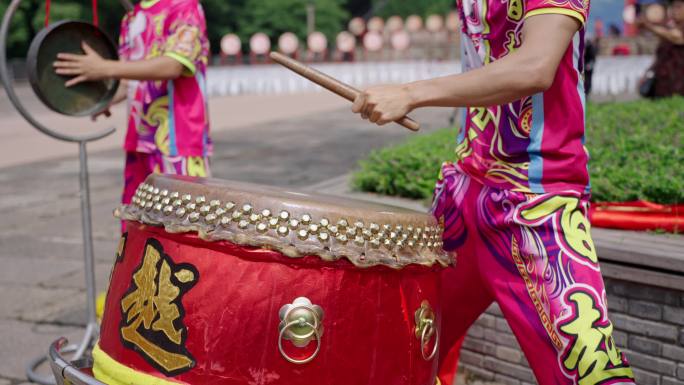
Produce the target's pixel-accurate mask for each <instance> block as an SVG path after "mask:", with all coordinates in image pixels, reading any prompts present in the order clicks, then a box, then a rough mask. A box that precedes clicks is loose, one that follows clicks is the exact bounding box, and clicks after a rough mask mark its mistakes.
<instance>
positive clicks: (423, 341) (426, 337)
mask: <svg viewBox="0 0 684 385" xmlns="http://www.w3.org/2000/svg"><path fill="white" fill-rule="evenodd" d="M433 334H434V336H435V345H434V346H433V347H432V352H430V355H427V356H426V355H425V347H426V346H428V344H429V343H430V340H431V338H430V337H432V335H433ZM438 347H439V329H438V328H436V327H435V326H434V323H433V321H432V320H426V321H425V327H423V332H422V333H421V335H420V354H421V355H422V356H423V359H424V360H425V361H430V360H432V359H433V358H435V355H436V354H437V349H438Z"/></svg>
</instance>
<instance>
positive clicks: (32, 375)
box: [0, 0, 115, 385]
mask: <svg viewBox="0 0 684 385" xmlns="http://www.w3.org/2000/svg"><path fill="white" fill-rule="evenodd" d="M20 3H21V0H12V2H11V4H10V5H9V7H7V11H6V12H5V15H4V17H3V19H2V25H0V80H1V81H2V83H3V85H4V87H5V91H6V92H7V96H8V97H9V99H10V101H11V102H12V104H13V105H14V107H15V108H16V109H17V111H18V112H19V113H20V114H21V115H22V116H23V117H24V119H26V121H27V122H29V124H31V125H32V126H33V127H35V128H36V129H37V130H38V131H40V132H42V133H43V134H45V135H48V136H50V137H52V138H54V139H57V140H61V141H65V142H71V143H77V144H78V149H79V163H80V173H79V181H80V188H79V195H80V198H81V224H82V226H83V257H84V267H85V286H86V328H85V334H84V336H83V339H82V340H81V342H80V343H78V344H74V345H70V346H68V347H65V348H64V349H62V352H73V353H74V354H73V356H72V359H73V360H79V359H81V358H82V357H83V356H84V354H85V353H86V351H87V350H88V349H89V348H90V347H92V345H93V343H94V342H95V341H96V340H97V337H98V335H99V325H98V323H97V316H96V314H95V269H94V264H95V263H94V256H93V235H92V220H91V210H90V185H89V184H90V181H89V177H88V154H87V151H86V144H87V143H88V142H93V141H96V140H99V139H102V138H105V137H107V136H109V135H111V134H113V133H114V131H115V129H114V128H109V129H105V130H103V131H100V132H95V133H92V134H86V135H81V136H72V135H65V134H62V133H59V132H57V131H54V130H52V129H50V128H47V127H45V126H43V125H42V124H41V123H39V122H38V121H37V120H35V119H34V118H33V116H32V115H31V114H30V113H29V112H28V111H27V110H26V109H25V108H24V106H23V105H22V104H21V102H20V100H19V98H18V97H17V95H16V93H15V91H14V86H13V79H12V77H10V74H9V71H8V68H7V57H6V55H7V34H8V30H9V25H10V22H11V20H12V17H13V16H14V14H15V12H16V11H17V8H18V7H19V4H20ZM46 360H47V354H44V355H41V356H39V357H36V358H34V359H33V360H31V361H30V362H29V363H28V364H27V365H26V375H27V377H28V379H29V380H30V381H33V382H36V383H39V384H45V385H52V384H55V383H56V382H55V379H54V377H52V376H49V377H48V376H41V375H39V374H38V373H37V372H36V370H37V368H38V367H39V366H40V365H41V364H42V363H43V362H45V361H46Z"/></svg>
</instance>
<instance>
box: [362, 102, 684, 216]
mask: <svg viewBox="0 0 684 385" xmlns="http://www.w3.org/2000/svg"><path fill="white" fill-rule="evenodd" d="M455 138H456V129H442V130H439V131H436V132H434V133H430V134H425V135H420V136H414V137H411V138H410V139H409V140H407V141H405V142H404V143H401V144H399V145H397V146H394V147H388V148H384V149H380V150H376V151H373V152H372V153H371V154H370V156H369V157H368V158H367V159H364V160H362V161H361V162H359V170H358V171H357V172H356V173H355V174H354V177H353V186H354V187H355V188H356V189H359V190H363V191H369V192H376V193H380V194H385V195H396V196H403V197H407V198H414V199H428V198H430V197H431V196H432V188H433V186H434V182H435V179H436V177H437V175H438V173H439V168H440V165H441V163H442V162H443V161H445V160H454V158H455V155H454V147H455ZM586 144H587V147H588V149H589V153H590V154H591V161H590V168H589V169H590V173H591V182H592V186H593V200H594V201H596V202H605V201H633V200H638V199H644V200H649V201H652V202H657V203H666V204H671V203H681V202H684V98H682V97H678V98H671V99H664V100H658V101H646V100H640V101H635V102H626V103H606V104H591V105H589V108H588V111H587V141H586Z"/></svg>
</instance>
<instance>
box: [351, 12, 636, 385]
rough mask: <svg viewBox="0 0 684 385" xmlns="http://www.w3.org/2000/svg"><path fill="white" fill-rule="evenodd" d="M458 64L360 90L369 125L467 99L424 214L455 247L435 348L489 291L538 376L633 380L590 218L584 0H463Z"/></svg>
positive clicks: (545, 384) (461, 329)
mask: <svg viewBox="0 0 684 385" xmlns="http://www.w3.org/2000/svg"><path fill="white" fill-rule="evenodd" d="M458 8H459V12H460V16H461V21H462V39H461V40H462V45H463V47H462V61H463V66H464V72H463V73H462V74H459V75H452V76H447V77H443V78H437V79H431V80H426V81H419V82H414V83H409V84H404V85H389V86H378V87H373V88H370V89H368V90H366V91H365V92H364V93H362V94H361V95H360V96H359V97H358V98H357V100H356V101H355V103H354V106H353V111H354V112H357V113H360V114H361V115H362V117H363V118H366V119H369V120H370V121H372V122H375V123H377V124H381V125H382V124H385V123H388V122H391V121H394V120H396V119H398V118H400V117H402V116H404V115H406V114H407V113H409V112H410V111H411V110H413V109H415V108H419V107H426V106H445V107H466V108H465V110H464V121H463V124H462V126H461V130H460V133H459V136H458V144H457V148H456V155H457V158H458V161H457V162H456V163H447V164H445V165H444V166H443V168H442V173H441V176H440V180H439V182H438V183H437V187H436V190H435V197H434V205H433V213H434V215H435V216H436V217H437V218H438V219H439V220H440V221H442V222H443V223H444V226H445V233H444V245H445V248H446V249H447V250H450V251H453V252H455V253H457V263H456V267H455V268H454V269H450V271H449V272H447V273H445V280H446V282H445V287H444V289H443V290H444V293H443V295H444V298H445V300H444V301H443V304H444V318H443V339H442V341H443V342H444V343H443V344H442V351H441V356H442V357H444V356H446V354H445V353H446V352H447V351H448V350H449V349H450V348H451V346H453V344H454V343H455V342H456V341H457V340H459V339H460V338H461V337H462V336H463V335H464V334H465V333H466V331H467V329H468V327H469V326H470V325H471V324H472V323H473V322H474V321H475V320H476V319H477V318H478V317H479V315H480V314H481V313H482V312H483V311H484V310H485V309H486V308H487V307H488V306H489V305H490V304H491V303H492V302H493V301H496V302H497V303H498V304H499V306H500V307H501V310H502V311H503V313H504V316H505V317H506V320H507V321H508V323H509V325H510V326H511V328H512V330H513V332H514V333H515V336H516V337H517V339H518V341H519V343H520V345H521V347H522V349H523V351H524V352H525V355H526V357H527V360H528V362H529V363H530V366H531V367H532V369H533V371H534V374H535V376H536V377H537V380H538V382H539V383H540V384H542V385H570V384H579V385H594V384H632V383H634V379H633V374H632V370H631V368H630V367H629V364H628V362H627V360H626V358H625V356H624V355H623V354H622V353H621V352H620V350H619V349H618V348H617V347H616V346H615V343H614V340H613V338H612V330H613V326H612V324H611V322H610V321H609V319H608V314H607V307H606V293H605V289H604V284H603V279H602V277H601V272H600V269H599V264H598V259H597V255H596V250H595V248H594V244H593V242H592V239H591V235H590V227H591V226H590V223H589V220H588V219H587V208H588V205H589V203H588V198H589V193H590V188H589V176H588V172H587V160H588V155H587V152H586V150H585V148H584V145H583V142H584V126H585V119H584V116H585V105H584V104H585V101H584V91H583V90H584V87H583V79H582V78H583V51H584V47H583V44H584V24H585V22H586V19H587V16H588V9H589V3H588V1H584V2H582V1H581V0H504V1H498V0H461V1H459V3H458Z"/></svg>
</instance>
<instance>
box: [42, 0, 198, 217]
mask: <svg viewBox="0 0 684 385" xmlns="http://www.w3.org/2000/svg"><path fill="white" fill-rule="evenodd" d="M83 49H84V52H85V55H70V54H60V55H59V57H58V59H59V60H58V61H57V62H56V63H55V67H56V71H57V73H59V74H63V75H73V76H74V78H73V79H71V80H70V81H68V82H67V86H71V85H74V84H78V83H79V82H83V81H90V80H98V79H108V78H116V79H123V80H124V81H123V82H122V87H120V90H119V92H118V93H117V96H116V97H115V98H114V100H113V103H112V104H115V103H119V102H121V101H124V100H128V127H127V128H128V131H127V133H126V141H125V143H124V149H125V150H126V168H125V171H124V178H125V185H124V192H123V197H122V201H123V203H125V204H128V203H130V201H131V197H132V195H133V193H134V192H135V189H136V188H137V187H138V185H140V183H142V182H143V181H144V180H145V178H146V177H147V176H148V175H149V174H151V173H165V174H180V175H190V176H209V161H208V157H209V156H210V155H211V140H210V138H209V112H208V109H207V95H206V80H205V74H206V67H207V64H208V57H209V40H208V39H207V33H206V22H205V18H204V11H203V10H202V7H201V5H200V4H199V1H198V0H146V1H141V2H140V3H138V4H136V6H135V8H134V9H133V10H132V11H131V12H129V13H127V14H126V16H124V19H123V21H122V23H121V34H120V36H119V56H120V60H118V61H111V60H104V59H102V58H101V57H99V55H98V54H97V53H96V52H94V51H93V50H92V49H90V47H88V46H87V45H85V44H84V47H83ZM100 114H106V115H109V110H105V111H102V112H101V113H100ZM97 115H99V114H97ZM97 115H96V116H97Z"/></svg>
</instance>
